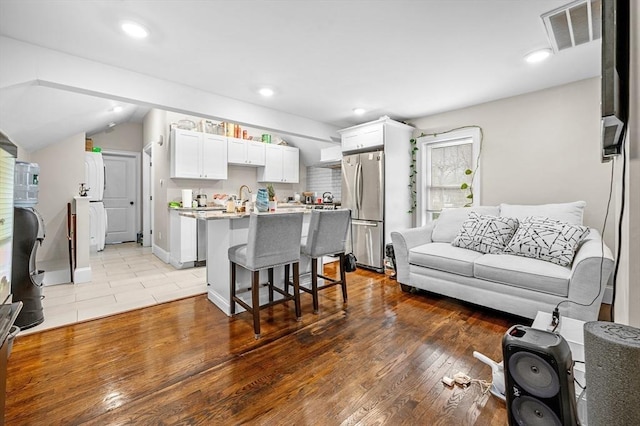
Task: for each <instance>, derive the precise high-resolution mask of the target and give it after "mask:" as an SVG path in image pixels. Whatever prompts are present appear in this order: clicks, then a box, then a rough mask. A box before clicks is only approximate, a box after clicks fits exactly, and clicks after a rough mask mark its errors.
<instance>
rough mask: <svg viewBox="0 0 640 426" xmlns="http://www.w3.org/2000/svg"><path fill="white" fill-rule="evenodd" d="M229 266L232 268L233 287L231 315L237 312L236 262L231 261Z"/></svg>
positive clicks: (231, 291) (231, 292) (231, 290)
mask: <svg viewBox="0 0 640 426" xmlns="http://www.w3.org/2000/svg"><path fill="white" fill-rule="evenodd" d="M229 267H230V268H231V280H230V283H231V288H230V292H229V293H230V294H231V298H230V299H231V300H230V302H231V306H230V308H229V309H230V311H231V315H235V313H236V264H235V263H233V262H231V264H230V265H229Z"/></svg>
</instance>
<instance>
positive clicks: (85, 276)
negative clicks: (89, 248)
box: [73, 266, 91, 284]
mask: <svg viewBox="0 0 640 426" xmlns="http://www.w3.org/2000/svg"><path fill="white" fill-rule="evenodd" d="M90 281H91V266H88V267H86V268H77V269H76V270H75V271H73V282H74V283H75V284H81V283H88V282H90Z"/></svg>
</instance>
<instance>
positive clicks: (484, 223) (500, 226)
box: [451, 212, 518, 253]
mask: <svg viewBox="0 0 640 426" xmlns="http://www.w3.org/2000/svg"><path fill="white" fill-rule="evenodd" d="M516 229H518V219H514V218H512V217H500V216H488V215H479V214H477V213H476V212H471V213H470V214H469V218H468V219H467V220H465V221H464V223H463V224H462V227H461V228H460V231H459V232H458V235H457V236H456V238H455V239H454V240H453V242H452V243H451V245H453V246H456V247H460V248H465V249H468V250H473V251H479V252H480V253H500V252H502V251H504V249H505V247H506V245H507V243H508V242H509V241H510V240H511V237H513V234H514V233H515V232H516Z"/></svg>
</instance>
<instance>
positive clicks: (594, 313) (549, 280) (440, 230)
mask: <svg viewBox="0 0 640 426" xmlns="http://www.w3.org/2000/svg"><path fill="white" fill-rule="evenodd" d="M584 206H585V203H584V202H576V203H565V204H547V205H539V206H524V205H509V204H501V205H500V206H495V207H491V206H481V207H473V208H461V209H451V210H445V211H443V212H442V213H441V215H440V217H439V218H438V220H435V221H433V222H430V223H429V224H428V225H426V226H423V227H419V228H413V229H408V230H403V231H399V232H392V233H391V238H392V241H393V248H394V251H395V256H396V264H397V280H398V282H399V283H400V285H401V286H402V289H403V290H404V291H410V290H411V289H412V288H417V289H422V290H427V291H430V292H433V293H438V294H441V295H445V296H448V297H452V298H456V299H460V300H463V301H467V302H471V303H474V304H477V305H482V306H486V307H489V308H492V309H497V310H500V311H503V312H508V313H511V314H515V315H519V316H522V317H526V318H534V317H535V315H536V313H537V311H545V312H551V311H553V310H554V308H555V307H556V305H558V303H560V302H563V301H573V302H576V303H566V302H565V303H562V304H561V305H560V314H561V315H563V316H568V317H571V318H576V319H580V320H583V321H592V320H597V318H598V313H599V309H600V304H601V302H602V297H603V296H604V287H605V286H606V283H607V281H608V279H609V276H610V275H611V271H612V270H613V263H614V262H613V256H612V254H611V251H610V250H609V248H608V247H607V246H606V245H605V244H604V242H603V241H602V238H601V236H600V234H599V233H598V231H597V230H595V229H593V228H590V229H589V233H588V235H587V236H586V237H585V238H584V240H582V242H581V243H580V244H579V246H578V247H577V251H576V252H575V257H574V258H573V262H572V263H571V264H569V265H567V266H561V265H558V264H554V263H551V262H549V261H545V260H539V259H537V258H530V257H523V256H521V255H513V254H504V253H487V254H485V253H481V252H478V251H474V250H468V249H465V248H460V247H455V246H453V245H452V244H451V243H452V241H454V239H455V238H456V236H458V234H459V232H460V229H461V227H462V225H463V223H465V220H467V219H469V215H470V212H475V213H476V214H477V215H485V217H487V216H488V217H492V216H494V217H495V216H498V217H514V218H516V219H518V220H519V221H520V222H519V223H520V224H521V225H520V226H522V224H523V223H526V221H524V220H525V218H527V217H530V216H535V217H546V218H550V219H554V220H558V221H563V222H567V223H572V224H576V225H582V212H583V209H584ZM474 217H475V216H474ZM467 223H468V222H467ZM583 305H588V306H583Z"/></svg>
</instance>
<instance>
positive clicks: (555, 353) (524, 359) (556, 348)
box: [502, 325, 579, 426]
mask: <svg viewBox="0 0 640 426" xmlns="http://www.w3.org/2000/svg"><path fill="white" fill-rule="evenodd" d="M502 353H503V357H504V374H505V387H506V389H505V396H506V399H507V415H508V418H509V425H545V426H548V425H565V426H569V425H571V426H575V425H578V424H579V421H578V415H577V411H576V395H575V388H574V385H573V360H572V359H571V349H570V348H569V344H568V343H567V341H566V340H564V338H563V337H562V336H560V335H558V334H555V333H551V332H548V331H544V330H537V329H534V328H531V327H525V326H522V325H514V326H513V327H511V328H510V329H509V330H508V331H507V332H506V334H505V335H504V337H503V338H502Z"/></svg>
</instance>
